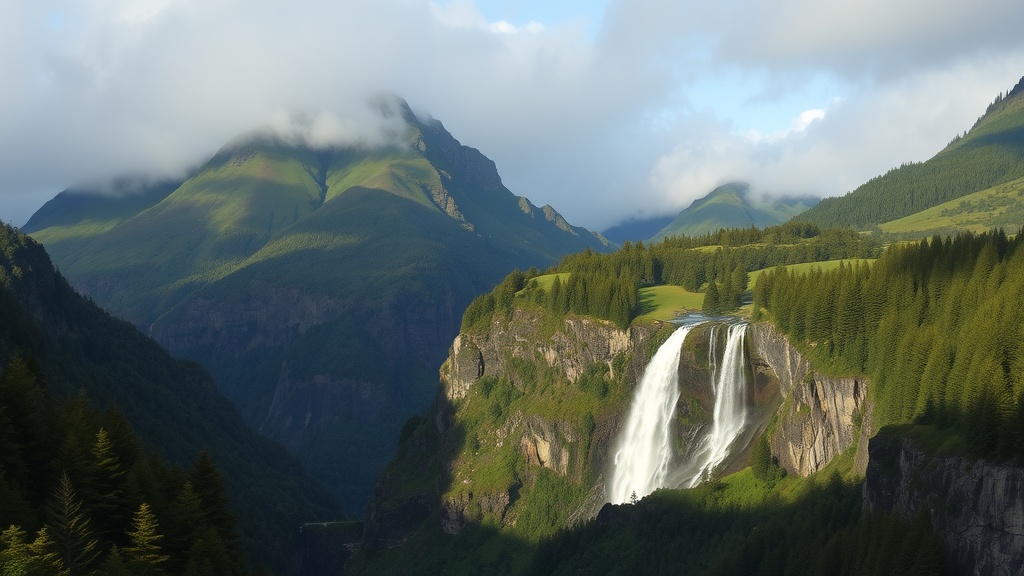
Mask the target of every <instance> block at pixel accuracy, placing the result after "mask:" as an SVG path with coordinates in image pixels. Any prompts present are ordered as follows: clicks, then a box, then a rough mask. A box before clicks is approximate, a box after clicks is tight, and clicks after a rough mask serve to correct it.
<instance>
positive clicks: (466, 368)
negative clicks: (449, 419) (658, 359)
mask: <svg viewBox="0 0 1024 576" xmlns="http://www.w3.org/2000/svg"><path fill="white" fill-rule="evenodd" d="M543 330H544V326H543V324H542V318H541V314H540V313H538V312H537V311H527V310H521V309H517V310H515V311H513V312H512V316H511V318H509V319H505V318H495V320H494V321H493V322H492V325H491V327H490V329H488V330H486V331H484V332H481V333H471V334H465V333H464V334H459V336H458V337H456V338H455V341H454V342H453V343H452V346H451V349H450V350H449V354H448V360H447V361H446V362H445V363H444V365H442V366H441V386H442V389H443V390H444V394H445V396H447V398H448V399H449V400H451V401H453V402H454V401H458V400H460V399H462V398H463V397H464V396H465V395H466V393H467V392H468V391H469V388H470V386H472V385H473V384H474V383H475V382H477V381H478V380H479V379H480V378H481V377H483V376H501V375H506V376H509V377H512V378H513V383H514V384H516V386H517V387H520V388H522V387H523V386H524V384H525V383H523V382H517V381H515V380H514V378H515V371H514V370H510V369H509V364H510V362H512V361H514V360H525V361H527V362H535V361H536V360H537V359H538V358H541V359H543V361H544V362H545V363H546V364H547V365H548V366H551V367H554V368H557V369H558V370H559V372H561V373H563V374H564V375H565V377H566V378H567V379H568V380H569V382H576V380H577V379H578V378H579V377H580V375H581V374H582V373H583V371H584V370H585V369H586V368H587V367H588V366H590V365H592V364H595V363H599V362H600V363H604V364H607V365H608V367H609V369H610V370H614V367H613V360H614V358H615V356H617V355H619V354H624V353H626V352H628V351H630V350H633V349H635V347H636V345H637V344H638V343H639V342H641V341H644V340H646V338H647V337H649V336H650V334H651V333H652V332H653V330H652V329H651V328H649V327H630V328H628V329H626V330H622V329H621V328H619V327H617V326H615V325H614V324H612V323H611V322H608V321H604V320H595V319H593V318H587V317H577V316H573V317H568V318H566V319H565V321H564V322H563V324H562V326H560V327H559V329H558V330H556V331H555V332H554V333H553V334H550V335H544V334H542V331H543ZM643 367H644V365H643V364H641V365H640V366H639V370H640V373H641V374H642V373H643ZM612 376H613V377H614V376H615V375H614V374H612Z"/></svg>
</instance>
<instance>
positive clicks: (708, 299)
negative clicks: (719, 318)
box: [701, 280, 722, 314]
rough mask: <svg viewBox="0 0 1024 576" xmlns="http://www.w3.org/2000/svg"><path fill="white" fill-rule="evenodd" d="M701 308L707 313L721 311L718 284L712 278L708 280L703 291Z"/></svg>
mask: <svg viewBox="0 0 1024 576" xmlns="http://www.w3.org/2000/svg"><path fill="white" fill-rule="evenodd" d="M701 309H702V310H704V311H705V312H707V313H708V314H718V313H719V312H721V311H722V303H721V301H720V299H719V295H718V285H717V284H716V283H715V281H714V280H712V281H710V282H708V289H707V292H705V293H704V305H703V306H702V308H701Z"/></svg>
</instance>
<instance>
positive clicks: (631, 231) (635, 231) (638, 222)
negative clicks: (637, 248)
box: [601, 216, 675, 244]
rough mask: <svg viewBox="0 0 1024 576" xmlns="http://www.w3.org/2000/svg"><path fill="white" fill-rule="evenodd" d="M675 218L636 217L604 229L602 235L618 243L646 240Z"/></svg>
mask: <svg viewBox="0 0 1024 576" xmlns="http://www.w3.org/2000/svg"><path fill="white" fill-rule="evenodd" d="M674 219H675V217H674V216H655V217H653V218H639V219H637V218H634V219H630V220H626V221H625V222H622V223H619V224H616V225H615V226H612V227H611V228H609V229H607V230H604V231H602V232H601V235H602V236H604V237H605V238H607V239H608V240H610V241H612V242H615V243H616V244H623V243H625V242H627V241H629V242H644V241H646V240H648V239H650V238H651V237H653V236H654V235H655V234H657V233H658V231H659V230H661V229H662V228H664V227H665V226H668V225H669V224H671V223H672V220H674Z"/></svg>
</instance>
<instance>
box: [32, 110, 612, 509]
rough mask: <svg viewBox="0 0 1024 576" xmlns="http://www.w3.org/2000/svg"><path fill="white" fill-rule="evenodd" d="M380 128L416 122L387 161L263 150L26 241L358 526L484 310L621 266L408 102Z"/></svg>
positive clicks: (320, 151)
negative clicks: (475, 315) (586, 258)
mask: <svg viewBox="0 0 1024 576" xmlns="http://www.w3.org/2000/svg"><path fill="white" fill-rule="evenodd" d="M382 114H384V115H386V116H387V115H389V116H390V117H391V118H392V119H394V118H400V119H401V120H402V121H403V122H404V132H403V133H401V134H400V135H399V137H398V139H397V140H396V141H395V142H393V143H392V144H391V145H388V146H381V147H372V148H370V147H359V146H350V147H328V148H317V147H313V146H311V145H308V144H305V143H303V142H301V141H296V140H294V139H284V138H281V137H278V136H275V135H272V134H269V133H254V134H250V135H247V136H244V137H241V138H239V139H237V140H236V141H234V142H231V143H229V144H228V145H226V146H225V147H224V148H223V149H221V150H220V151H219V152H218V153H217V154H216V155H214V156H213V158H212V159H211V160H210V161H209V162H207V163H206V164H205V165H203V166H202V167H201V168H200V169H199V170H198V171H197V172H196V173H194V174H193V175H192V176H191V177H189V178H188V179H187V180H185V181H184V182H183V183H181V184H180V185H179V186H177V187H173V186H165V187H152V188H148V189H144V190H143V191H142V193H141V196H140V195H123V196H120V197H118V198H111V197H110V196H109V195H107V196H100V195H98V194H97V193H83V192H81V191H79V192H75V191H70V190H69V191H66V192H64V193H61V194H60V195H58V196H57V197H56V198H54V199H53V200H51V201H50V202H49V203H48V204H47V205H46V206H44V207H43V208H42V209H40V211H39V213H37V214H36V215H35V216H33V218H32V219H31V220H30V221H29V222H28V224H27V225H26V226H25V230H26V231H28V232H30V233H31V234H32V235H33V236H34V237H35V238H37V239H38V240H40V241H41V242H43V243H44V244H45V245H46V247H47V250H48V251H50V253H51V254H52V255H53V258H54V260H55V261H56V263H57V264H58V265H59V266H60V268H61V270H62V271H63V273H64V274H66V275H67V277H68V278H69V279H70V281H71V282H72V284H73V285H74V286H76V287H77V288H78V289H80V290H82V291H83V292H84V293H86V294H88V295H89V297H91V298H92V299H94V300H95V301H96V302H97V303H99V304H101V305H102V306H104V307H106V308H107V309H109V310H110V311H111V312H113V313H114V314H115V315H118V316H121V317H123V318H125V319H126V320H128V321H130V322H131V323H132V324H134V325H136V326H137V327H139V329H140V330H142V331H143V332H145V333H147V334H149V335H151V336H152V337H153V338H155V339H156V340H157V341H158V342H160V343H161V344H162V345H163V346H165V347H166V348H167V349H168V350H169V351H170V352H171V353H172V354H175V355H177V356H182V357H185V358H189V359H192V360H195V361H198V362H199V363H201V364H203V365H204V366H205V367H206V368H208V369H209V370H210V372H211V373H212V374H213V376H214V379H215V381H216V382H217V384H218V385H219V386H220V387H221V389H222V390H223V391H224V393H225V394H226V395H227V396H228V397H229V398H230V399H231V400H232V401H233V402H234V403H235V404H236V405H237V406H238V408H239V410H240V411H241V413H242V415H243V417H244V418H245V420H246V421H247V422H248V423H249V424H250V425H252V426H253V427H256V428H258V429H260V430H261V431H262V432H263V433H264V434H266V435H267V436H270V437H271V438H274V439H277V440H279V441H281V442H282V443H284V444H285V445H286V446H287V447H289V448H290V449H291V450H292V451H294V452H295V453H296V454H298V455H299V456H300V458H301V459H302V460H303V461H304V462H305V463H306V465H307V466H308V467H309V469H310V470H311V471H312V472H313V473H314V474H315V475H316V476H318V477H319V478H320V479H322V480H323V481H324V482H325V483H326V484H327V485H328V486H330V487H331V489H332V490H333V491H334V493H335V494H336V495H337V496H338V497H339V498H341V499H342V500H343V503H344V504H345V505H346V507H347V508H348V509H349V510H351V511H357V510H359V509H361V508H362V506H363V504H364V503H365V501H366V499H367V497H368V496H369V493H370V489H371V487H372V484H373V481H374V479H375V478H376V476H377V473H378V472H379V471H380V470H381V469H382V468H383V466H384V464H385V463H386V462H387V460H388V457H389V456H390V454H391V453H392V452H393V450H394V445H395V439H396V438H397V435H398V431H399V428H400V426H401V423H402V422H403V421H404V420H405V419H406V418H407V417H409V416H410V415H412V414H415V413H417V412H420V411H422V410H424V409H425V408H426V407H427V406H428V405H429V402H430V400H431V398H432V397H433V393H434V388H435V384H436V377H435V375H436V371H437V367H438V366H439V365H440V364H441V362H442V361H443V359H444V355H445V350H446V349H447V346H448V343H449V342H450V341H451V338H452V337H454V335H455V334H456V333H457V331H458V325H459V318H460V316H461V313H462V310H463V309H464V308H465V306H466V305H467V304H468V303H469V301H470V300H471V299H472V298H473V297H474V296H475V295H476V294H478V293H480V292H484V291H486V290H489V289H490V288H491V287H492V286H493V285H494V284H495V283H497V282H498V281H499V280H500V279H501V278H502V277H503V276H504V275H505V274H507V273H508V272H509V271H510V270H511V269H513V268H516V267H519V268H523V269H525V268H528V267H531V266H538V267H545V266H548V265H550V264H553V263H554V262H556V261H557V259H559V258H560V257H561V256H562V255H564V254H567V253H572V252H578V251H581V250H584V249H587V248H590V249H592V250H596V251H606V250H608V249H609V244H608V242H607V241H606V240H604V239H603V238H602V237H600V236H598V235H595V234H592V233H590V232H588V231H586V230H584V229H581V228H577V227H573V226H571V225H570V224H569V223H568V222H566V221H565V219H564V218H562V216H561V215H559V214H558V212H557V211H555V210H554V208H552V207H550V206H544V207H542V208H538V207H536V206H534V205H533V204H532V203H531V202H530V201H529V200H527V199H526V198H524V197H517V196H515V195H513V194H512V193H511V192H510V191H509V190H508V189H507V188H505V187H504V185H502V183H501V178H500V177H499V175H498V172H497V169H496V167H495V165H494V163H493V162H492V161H491V160H489V159H488V158H486V157H485V156H484V155H483V154H481V153H480V152H479V151H477V150H475V149H473V148H469V147H466V146H463V145H461V144H460V143H459V142H458V141H457V140H455V138H454V137H452V135H451V134H449V133H448V132H447V131H446V130H445V128H444V126H443V125H442V124H441V123H440V122H438V121H435V120H421V119H419V118H417V117H416V116H415V115H414V114H413V113H412V112H411V110H410V109H409V107H408V105H406V104H405V102H402V101H398V100H394V101H390V100H389V101H387V102H386V103H385V105H383V106H382ZM164 193H166V194H165V195H163V196H162V197H161V195H162V194H164ZM129 204H130V205H131V206H129Z"/></svg>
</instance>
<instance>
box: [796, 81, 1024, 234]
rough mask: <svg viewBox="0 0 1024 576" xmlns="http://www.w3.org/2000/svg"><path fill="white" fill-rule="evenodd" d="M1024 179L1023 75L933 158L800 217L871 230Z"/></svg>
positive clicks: (893, 172)
mask: <svg viewBox="0 0 1024 576" xmlns="http://www.w3.org/2000/svg"><path fill="white" fill-rule="evenodd" d="M1022 177H1024V79H1022V80H1021V82H1019V83H1018V84H1017V85H1016V86H1015V87H1014V88H1013V90H1011V91H1010V92H1009V93H1008V94H1007V95H1006V96H1005V97H1000V98H997V99H996V101H995V102H993V103H992V104H991V105H990V106H989V108H988V110H987V111H986V113H985V115H984V116H982V117H981V118H980V119H979V120H978V122H977V123H976V124H975V125H974V127H973V128H971V130H970V131H969V132H967V133H966V134H965V135H963V136H958V137H957V138H955V139H954V140H953V141H952V142H950V144H949V145H948V146H946V147H945V148H944V149H943V150H942V151H940V152H939V153H938V154H936V155H935V156H934V157H932V158H931V159H929V160H927V161H925V162H921V163H910V164H904V165H903V166H901V167H899V168H894V169H892V170H890V171H889V172H887V173H886V174H884V175H882V176H878V177H876V178H873V179H871V180H869V181H868V182H866V183H864V184H863V185H861V186H860V187H859V188H857V189H856V190H854V191H852V192H850V193H848V194H846V195H845V196H842V197H837V198H826V199H824V200H822V201H821V203H819V204H818V205H817V206H815V207H814V208H812V209H810V210H808V211H807V212H805V213H804V214H802V215H801V216H800V219H801V220H806V221H808V222H814V223H816V224H820V225H824V226H853V227H854V228H858V229H869V228H872V227H874V226H876V225H878V224H881V223H883V222H890V221H893V220H897V219H900V218H904V217H907V216H910V215H911V214H916V213H918V212H921V211H923V210H926V209H928V208H931V207H933V206H937V205H939V204H942V203H944V202H948V201H951V200H955V199H957V198H961V197H963V196H967V195H968V194H972V193H974V192H979V191H982V190H986V189H989V188H992V187H995V186H999V185H1001V184H1006V183H1008V182H1011V181H1014V180H1017V179H1019V178H1022Z"/></svg>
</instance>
